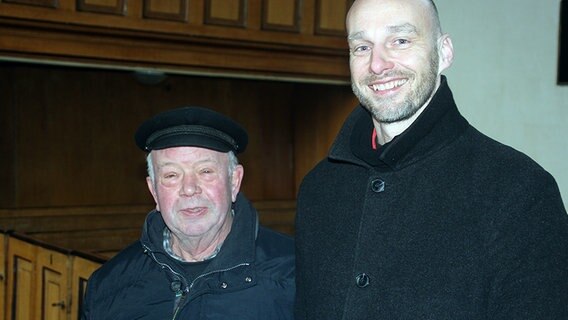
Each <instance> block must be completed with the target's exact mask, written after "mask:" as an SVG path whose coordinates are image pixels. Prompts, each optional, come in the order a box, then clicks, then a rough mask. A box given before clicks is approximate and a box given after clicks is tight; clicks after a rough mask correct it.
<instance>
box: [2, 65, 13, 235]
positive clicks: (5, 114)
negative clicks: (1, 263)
mask: <svg viewBox="0 0 568 320" xmlns="http://www.w3.org/2000/svg"><path fill="white" fill-rule="evenodd" d="M16 74H17V73H14V72H13V70H10V69H6V68H3V67H2V66H1V65H0V77H2V79H3V80H2V81H0V105H1V107H0V119H2V125H1V126H0V154H1V155H2V156H1V157H0V181H2V192H0V208H13V207H14V206H15V205H16V203H15V200H16V199H15V198H16V189H17V188H16V180H17V178H16V177H17V175H16V169H17V162H16V161H14V159H16V158H15V157H16V139H15V137H16V123H17V121H16V119H15V116H16V110H15V107H14V100H15V99H17V96H15V95H14V91H15V86H14V83H13V82H12V81H11V79H13V76H15V75H16ZM0 229H2V227H1V226H0ZM4 230H7V229H4Z"/></svg>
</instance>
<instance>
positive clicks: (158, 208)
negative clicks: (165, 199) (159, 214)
mask: <svg viewBox="0 0 568 320" xmlns="http://www.w3.org/2000/svg"><path fill="white" fill-rule="evenodd" d="M146 184H147V185H148V190H150V193H151V194H152V197H153V198H154V202H156V210H158V211H160V205H159V204H158V195H157V194H156V190H155V188H154V182H153V181H152V179H150V177H146Z"/></svg>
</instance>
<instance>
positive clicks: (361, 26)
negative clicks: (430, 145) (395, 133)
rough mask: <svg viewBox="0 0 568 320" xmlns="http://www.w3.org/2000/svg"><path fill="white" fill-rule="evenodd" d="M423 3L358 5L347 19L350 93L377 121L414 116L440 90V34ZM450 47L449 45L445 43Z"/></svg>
mask: <svg viewBox="0 0 568 320" xmlns="http://www.w3.org/2000/svg"><path fill="white" fill-rule="evenodd" d="M433 17H434V14H433V11H432V8H431V7H429V6H428V5H427V4H426V2H425V1H422V0H358V1H356V2H355V4H354V5H353V7H352V8H351V10H350V12H349V15H348V17H347V29H348V32H349V36H348V42H349V49H350V68H351V81H352V88H353V92H354V93H355V95H356V96H357V97H358V98H359V100H360V101H361V103H362V104H363V105H364V106H365V107H366V108H367V109H369V110H370V111H371V113H372V114H373V118H374V119H375V120H376V121H379V122H384V123H393V122H397V121H401V120H405V119H408V118H410V117H411V116H412V115H414V114H415V113H416V112H417V111H418V110H419V109H420V108H421V107H422V106H423V105H425V104H426V103H427V102H428V101H429V100H430V98H431V97H432V95H433V93H434V92H435V90H436V89H437V87H438V85H439V74H440V73H441V71H442V69H445V68H446V67H447V66H449V64H448V65H446V64H445V62H444V64H443V65H442V68H440V64H439V54H438V49H437V44H438V38H439V36H440V35H439V29H438V25H437V24H435V23H434V18H433ZM450 45H451V43H450Z"/></svg>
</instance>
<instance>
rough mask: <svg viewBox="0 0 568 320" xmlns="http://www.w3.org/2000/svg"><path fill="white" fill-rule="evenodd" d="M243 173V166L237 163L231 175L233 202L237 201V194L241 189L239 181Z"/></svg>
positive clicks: (241, 179)
mask: <svg viewBox="0 0 568 320" xmlns="http://www.w3.org/2000/svg"><path fill="white" fill-rule="evenodd" d="M244 175H245V168H244V167H243V166H242V165H240V164H238V165H237V166H236V167H235V170H233V176H232V177H231V199H232V201H233V202H235V201H237V194H238V193H239V190H241V182H242V181H243V177H244Z"/></svg>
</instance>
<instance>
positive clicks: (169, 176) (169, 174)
mask: <svg viewBox="0 0 568 320" xmlns="http://www.w3.org/2000/svg"><path fill="white" fill-rule="evenodd" d="M176 177H177V174H175V173H168V174H165V175H164V179H175V178H176Z"/></svg>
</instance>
